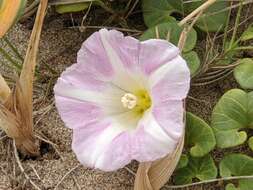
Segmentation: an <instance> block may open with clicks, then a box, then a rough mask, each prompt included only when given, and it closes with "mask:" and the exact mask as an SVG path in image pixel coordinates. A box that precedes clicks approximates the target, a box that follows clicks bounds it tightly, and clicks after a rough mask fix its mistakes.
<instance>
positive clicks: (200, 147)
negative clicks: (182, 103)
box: [185, 112, 216, 157]
mask: <svg viewBox="0 0 253 190" xmlns="http://www.w3.org/2000/svg"><path fill="white" fill-rule="evenodd" d="M185 144H186V146H187V147H191V148H190V154H191V156H194V157H202V156H204V155H206V154H207V153H209V152H210V151H211V150H213V148H214V147H215V144H216V142H215V136H214V134H213V131H212V128H211V127H210V126H209V125H208V124H207V123H206V122H205V121H203V120H202V119H201V118H199V117H197V116H196V115H194V114H192V113H190V112H187V115H186V139H185Z"/></svg>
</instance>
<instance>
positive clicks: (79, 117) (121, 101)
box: [54, 29, 190, 171]
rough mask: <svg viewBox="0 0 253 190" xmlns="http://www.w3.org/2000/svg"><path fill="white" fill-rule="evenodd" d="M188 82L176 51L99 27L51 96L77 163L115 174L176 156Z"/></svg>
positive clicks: (160, 42) (157, 42) (165, 44)
mask: <svg viewBox="0 0 253 190" xmlns="http://www.w3.org/2000/svg"><path fill="white" fill-rule="evenodd" d="M189 83H190V72H189V69H188V67H187V64H186V62H185V61H184V59H183V58H182V57H181V56H180V51H179V49H178V48H177V47H176V46H174V45H172V44H171V43H169V42H167V41H165V40H159V39H151V40H147V41H144V42H140V41H139V40H137V39H135V38H132V37H129V36H127V37H125V36H124V35H123V34H122V33H121V32H118V31H115V30H109V31H108V30H106V29H101V30H100V31H98V32H95V33H94V34H93V35H91V36H90V37H89V38H88V39H87V40H86V41H85V42H84V43H83V45H82V47H81V49H80V51H79V52H78V56H77V63H76V64H74V65H72V66H71V67H69V68H68V69H67V70H66V71H65V72H63V73H62V75H61V77H60V78H59V79H58V81H57V84H56V85H55V88H54V91H55V99H56V106H57V108H58V111H59V113H60V116H61V118H62V120H63V121H64V122H65V124H66V126H67V127H69V128H71V129H73V142H72V148H73V150H74V152H75V154H76V156H77V158H78V160H79V161H80V162H81V163H82V164H83V165H85V166H88V167H92V168H98V169H101V170H104V171H113V170H116V169H119V168H122V167H124V166H125V165H126V164H128V163H130V162H131V160H137V161H139V162H145V161H154V160H156V159H159V158H162V157H164V156H166V155H167V154H170V153H171V152H173V151H174V150H175V147H176V145H177V143H178V141H179V139H180V137H182V135H183V131H184V123H183V113H184V108H183V99H185V97H186V95H187V93H188V90H189Z"/></svg>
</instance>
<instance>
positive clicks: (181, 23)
mask: <svg viewBox="0 0 253 190" xmlns="http://www.w3.org/2000/svg"><path fill="white" fill-rule="evenodd" d="M215 2H216V0H208V1H206V2H205V3H203V4H202V5H201V6H199V7H198V8H197V9H195V10H194V11H192V12H191V13H190V14H189V15H188V16H186V17H185V18H184V19H183V20H181V21H180V22H179V23H178V25H179V26H182V25H184V24H185V23H187V22H188V21H189V20H191V19H192V18H193V17H195V16H196V15H197V14H198V13H200V12H202V11H204V10H205V9H207V8H208V7H209V6H211V5H212V4H213V3H215Z"/></svg>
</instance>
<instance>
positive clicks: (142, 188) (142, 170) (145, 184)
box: [134, 137, 184, 190]
mask: <svg viewBox="0 0 253 190" xmlns="http://www.w3.org/2000/svg"><path fill="white" fill-rule="evenodd" d="M183 147H184V137H182V138H181V139H180V142H179V143H178V145H177V148H176V150H175V151H174V152H173V153H172V154H170V155H168V156H166V157H165V158H162V159H160V160H157V161H155V162H148V163H140V165H139V168H138V171H137V174H136V178H135V185H134V189H135V190H159V189H160V188H161V187H163V186H164V184H165V183H166V182H167V181H168V179H169V178H170V177H171V175H172V173H173V171H174V170H175V168H176V166H177V163H178V161H179V159H180V156H181V154H182V150H183Z"/></svg>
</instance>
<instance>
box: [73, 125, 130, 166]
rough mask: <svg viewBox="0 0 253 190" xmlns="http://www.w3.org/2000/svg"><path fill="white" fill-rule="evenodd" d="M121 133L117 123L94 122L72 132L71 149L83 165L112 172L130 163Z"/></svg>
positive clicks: (121, 129)
mask: <svg viewBox="0 0 253 190" xmlns="http://www.w3.org/2000/svg"><path fill="white" fill-rule="evenodd" d="M122 132H123V128H122V127H118V126H117V123H111V122H107V121H101V122H96V123H93V124H90V125H89V126H86V127H84V128H81V129H78V130H74V133H73V142H72V148H73V150H74V152H75V153H76V155H77V158H78V160H79V161H80V162H81V163H82V164H83V165H85V166H87V167H91V168H98V169H101V170H103V171H113V170H116V169H118V168H121V167H124V165H126V164H127V163H129V162H130V161H131V159H130V155H129V154H128V153H129V151H128V150H127V149H124V148H127V144H126V142H125V139H124V138H125V136H124V135H122V136H121V134H124V133H122ZM111 159H112V160H111Z"/></svg>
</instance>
